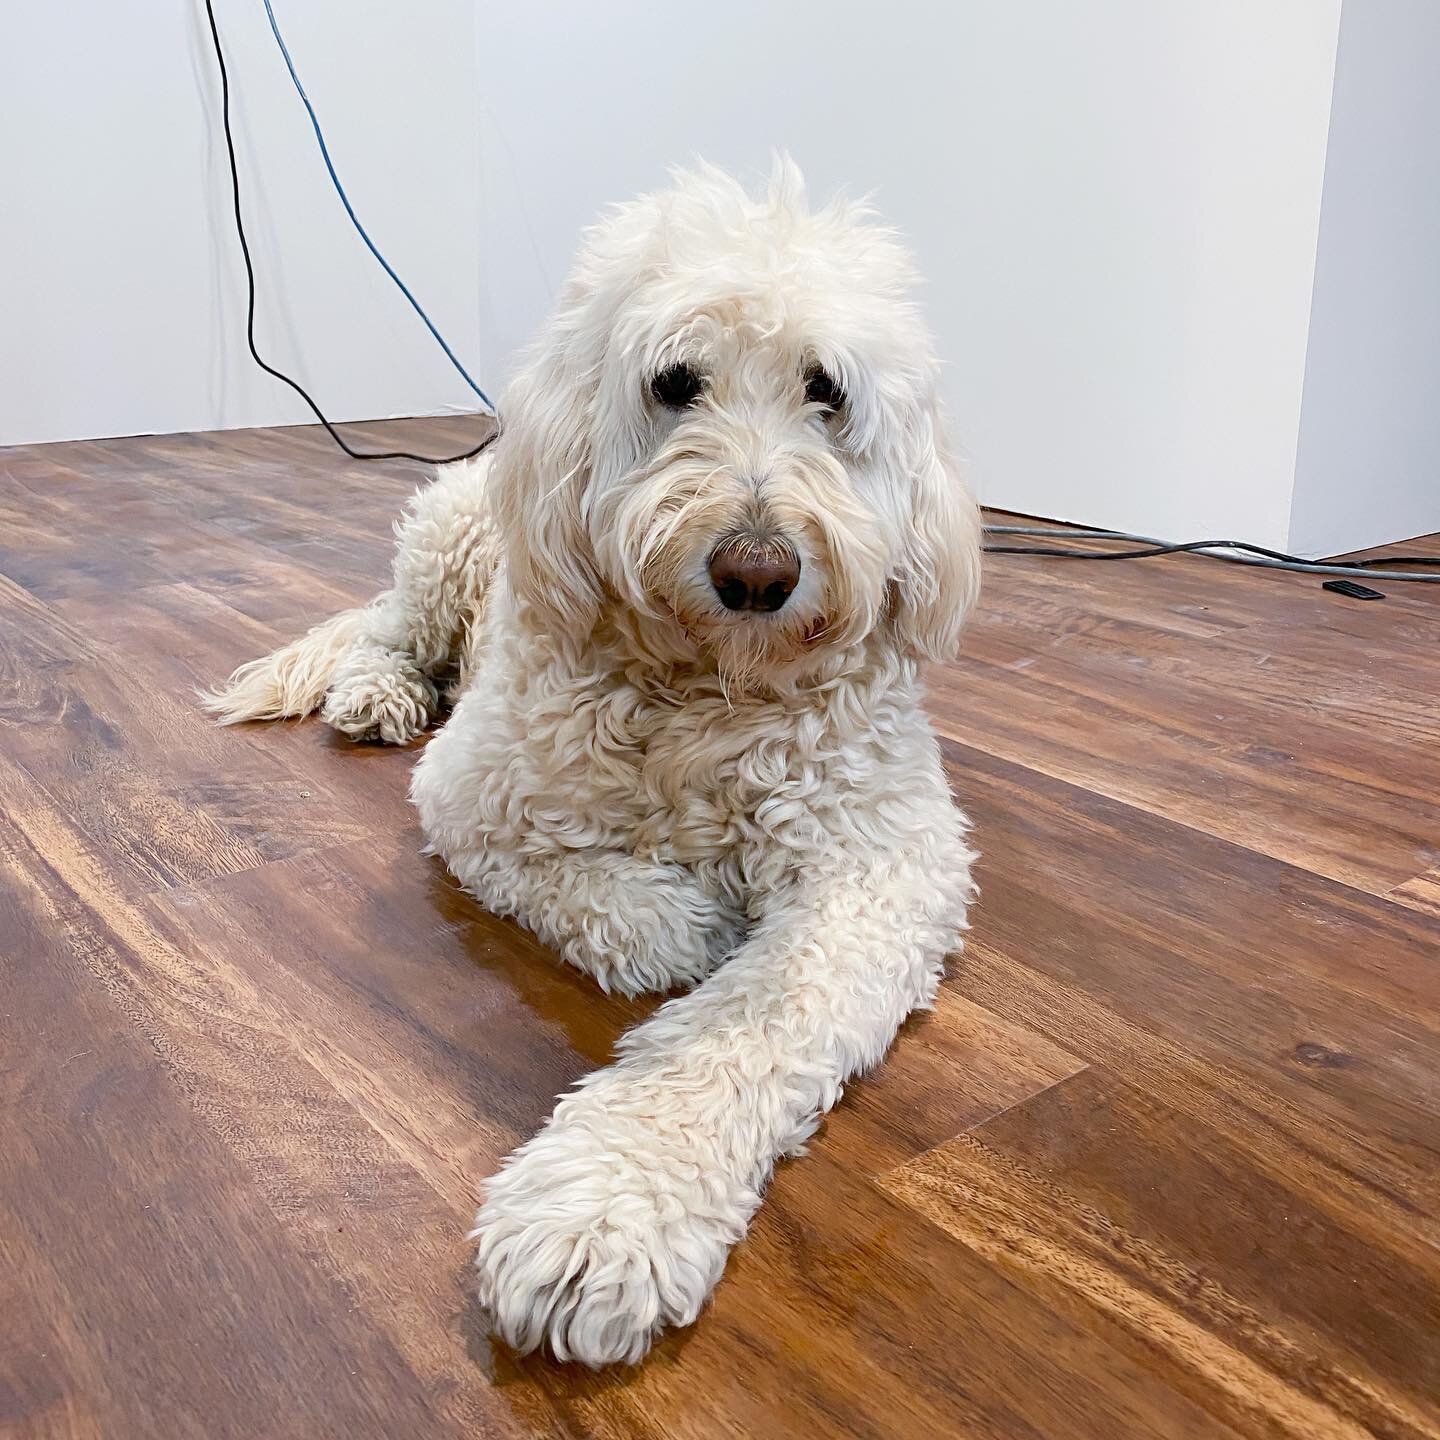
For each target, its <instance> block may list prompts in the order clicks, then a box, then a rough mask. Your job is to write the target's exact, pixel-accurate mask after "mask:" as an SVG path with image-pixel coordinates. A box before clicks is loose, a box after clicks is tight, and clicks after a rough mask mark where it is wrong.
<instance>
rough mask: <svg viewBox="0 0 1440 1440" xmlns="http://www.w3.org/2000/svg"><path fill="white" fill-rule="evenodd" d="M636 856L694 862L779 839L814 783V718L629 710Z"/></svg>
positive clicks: (819, 785)
mask: <svg viewBox="0 0 1440 1440" xmlns="http://www.w3.org/2000/svg"><path fill="white" fill-rule="evenodd" d="M634 721H635V724H634V726H633V734H634V739H635V742H636V743H635V746H634V749H633V751H632V757H631V758H632V764H633V771H632V779H633V789H632V790H631V795H630V806H629V808H630V815H631V822H632V825H633V830H632V834H631V836H630V841H631V846H632V848H633V850H634V851H635V853H637V854H645V855H653V856H655V857H657V858H666V859H672V860H677V861H680V862H681V863H684V864H696V863H700V862H705V861H715V860H723V859H726V858H734V859H737V860H738V859H740V858H741V857H742V855H743V852H744V850H745V849H746V848H747V847H748V846H751V845H753V844H755V843H756V842H759V841H762V840H767V839H768V840H770V841H772V842H773V841H774V840H776V839H780V840H782V841H783V840H784V838H785V836H786V834H787V833H788V830H789V829H792V828H793V826H794V824H795V822H796V821H797V820H801V819H803V818H805V817H808V816H810V814H811V810H812V806H813V802H814V799H815V797H816V796H817V795H818V794H819V793H820V792H821V791H822V789H823V779H822V773H821V772H822V770H823V769H824V768H825V766H824V759H825V754H824V750H825V747H824V745H823V743H822V736H823V732H824V728H825V727H824V722H823V717H822V716H820V715H819V714H816V713H812V712H808V711H800V712H795V711H789V710H786V709H785V708H784V707H782V706H780V705H778V704H777V705H766V704H750V705H744V706H738V707H732V706H730V705H727V704H726V703H725V701H724V700H723V699H722V698H719V697H713V698H706V699H703V700H700V701H698V702H696V701H691V702H689V703H686V704H683V705H675V704H665V703H658V702H648V703H645V704H643V705H641V706H639V707H638V708H637V711H636V712H635V715H634Z"/></svg>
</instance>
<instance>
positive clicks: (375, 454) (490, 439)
mask: <svg viewBox="0 0 1440 1440" xmlns="http://www.w3.org/2000/svg"><path fill="white" fill-rule="evenodd" d="M205 16H206V18H207V19H208V20H209V22H210V39H211V40H212V41H213V43H214V46H215V63H216V64H217V65H218V66H219V67H220V116H221V120H222V122H223V125H224V130H225V153H226V155H227V157H228V158H229V161H230V190H231V194H232V196H233V198H234V202H235V234H236V236H237V237H238V238H239V241H240V253H241V255H242V256H243V257H244V259H245V284H246V292H247V298H246V311H245V341H246V343H247V344H248V345H249V347H250V355H251V358H252V359H253V360H254V361H255V363H256V364H257V365H258V366H259V367H260V368H261V369H262V370H263V371H265V373H266V374H267V375H273V376H274V377H275V379H277V380H279V381H281V382H282V383H283V384H286V385H288V386H289V387H290V388H291V389H292V390H293V391H294V392H295V393H296V394H297V395H298V396H299V397H300V398H301V399H302V400H303V401H304V402H305V403H306V404H307V405H308V406H309V407H310V409H311V410H312V411H313V412H314V414H315V418H316V419H317V420H318V421H319V422H320V423H321V424H322V425H323V426H324V427H325V429H326V430H327V431H328V432H329V434H330V438H331V439H332V440H333V441H334V442H335V443H336V444H337V445H338V446H339V447H340V448H341V449H342V450H343V451H344V452H345V453H346V454H347V455H348V456H349V457H350V458H351V459H352V460H416V461H418V462H419V463H420V464H422V465H450V464H453V463H454V462H455V461H457V460H468V459H470V458H471V456H473V455H478V454H480V452H481V451H482V450H487V449H489V447H490V446H491V445H493V444H494V443H495V441H496V439H497V438H498V437H499V434H500V430H499V426H498V425H497V426H496V428H495V429H494V430H492V431H491V432H490V433H489V434H488V435H487V436H486V437H485V438H484V439H483V440H482V441H481V442H480V443H479V444H478V445H477V446H475V448H474V449H473V450H466V451H464V452H463V453H462V454H459V455H445V456H439V457H436V456H432V455H415V454H412V453H411V452H410V451H409V450H383V451H382V450H376V451H371V450H353V449H351V447H350V446H349V445H348V444H346V442H345V437H344V436H343V435H341V434H340V432H339V431H338V430H337V429H336V428H335V427H334V426H333V425H332V424H331V423H330V422H329V421H328V420H327V419H326V418H325V414H324V412H323V411H322V410H321V409H320V407H319V406H318V405H317V404H316V403H315V401H314V400H313V399H312V398H311V396H310V393H309V391H307V390H306V389H305V387H304V386H303V385H301V384H300V382H299V381H297V380H292V379H291V378H290V376H288V375H286V374H285V373H284V371H281V370H277V369H276V368H275V367H274V366H273V365H270V364H268V363H267V362H266V361H265V360H264V358H263V357H262V356H261V354H260V352H259V350H257V349H256V348H255V266H254V263H253V262H252V260H251V259H250V243H249V241H248V240H247V239H246V238H245V221H244V218H243V217H242V215H241V212H240V167H239V165H238V164H237V162H236V159H235V137H234V135H233V134H232V133H231V130H230V76H229V73H228V71H227V70H226V68H225V51H224V50H223V49H222V47H221V45H220V28H219V26H218V25H217V24H216V23H215V6H214V4H213V3H212V0H205Z"/></svg>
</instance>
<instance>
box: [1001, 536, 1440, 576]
mask: <svg viewBox="0 0 1440 1440" xmlns="http://www.w3.org/2000/svg"><path fill="white" fill-rule="evenodd" d="M986 528H987V530H988V531H989V533H990V534H994V535H1006V534H1012V535H1013V534H1014V533H1015V532H1016V530H1017V529H1019V528H1020V527H1018V526H1017V527H1010V526H987V527H986ZM1037 528H1038V527H1037ZM1026 533H1027V534H1028V533H1033V532H1031V531H1030V530H1028V529H1027V530H1026ZM1047 533H1053V534H1055V535H1056V536H1057V537H1058V538H1060V539H1067V538H1069V536H1070V535H1072V534H1073V535H1074V536H1075V537H1076V538H1077V539H1099V540H1104V539H1115V540H1120V539H1125V538H1126V537H1125V536H1124V535H1123V534H1121V533H1120V532H1119V531H1106V530H1088V529H1081V530H1077V531H1067V530H1063V529H1055V530H1054V531H1053V532H1050V531H1047ZM985 548H986V550H988V551H989V552H990V553H991V554H992V555H1053V556H1056V557H1061V558H1071V557H1073V558H1075V559H1077V560H1143V559H1146V558H1147V557H1149V556H1151V555H1179V554H1183V553H1185V552H1188V551H1191V550H1244V551H1246V552H1247V553H1249V554H1251V555H1263V556H1265V557H1266V558H1267V559H1270V560H1281V561H1284V562H1285V563H1286V564H1287V565H1323V566H1327V567H1330V568H1332V569H1355V568H1357V567H1363V568H1365V569H1370V568H1372V567H1373V566H1376V565H1440V555H1376V556H1373V557H1370V556H1367V557H1366V558H1365V559H1364V560H1306V559H1305V558H1304V557H1303V556H1301V555H1287V554H1286V553H1285V552H1284V551H1283V550H1268V549H1266V548H1265V546H1263V545H1252V544H1251V543H1250V542H1249V541H1247V540H1188V541H1185V542H1184V543H1183V544H1174V545H1168V544H1166V545H1162V544H1158V543H1157V544H1155V545H1150V546H1147V547H1146V548H1144V549H1143V550H1059V549H1053V548H1046V547H1042V546H1034V545H987V546H986V547H985Z"/></svg>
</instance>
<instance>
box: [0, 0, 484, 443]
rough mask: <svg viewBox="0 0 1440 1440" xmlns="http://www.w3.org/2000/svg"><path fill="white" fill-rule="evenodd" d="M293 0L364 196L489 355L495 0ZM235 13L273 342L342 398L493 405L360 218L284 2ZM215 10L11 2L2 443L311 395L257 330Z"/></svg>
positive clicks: (469, 338) (241, 101)
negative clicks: (486, 32)
mask: <svg viewBox="0 0 1440 1440" xmlns="http://www.w3.org/2000/svg"><path fill="white" fill-rule="evenodd" d="M274 3H275V7H276V13H277V15H278V16H279V19H280V22H281V25H282V28H283V29H284V32H285V38H286V40H287V42H288V43H289V45H290V48H291V52H292V53H293V55H294V56H295V60H296V64H297V66H298V68H299V70H300V74H301V77H302V79H304V81H305V83H306V86H307V88H308V90H309V91H310V95H311V98H312V100H314V102H315V104H316V106H317V108H318V109H319V111H320V115H321V119H322V121H324V122H325V125H326V131H327V138H328V139H329V140H330V145H331V151H332V154H333V155H334V157H335V162H336V165H337V168H338V169H339V171H340V174H341V178H342V179H343V180H344V181H345V183H346V186H347V188H348V189H349V190H350V194H351V198H352V200H353V201H354V202H355V206H356V209H357V210H358V212H359V214H360V217H361V219H362V220H364V221H365V223H366V226H367V228H368V229H369V230H370V232H371V234H372V235H373V236H374V237H375V240H376V242H377V243H378V244H379V245H380V247H381V249H382V250H384V251H385V252H386V253H387V254H388V256H389V258H390V259H391V261H392V263H394V264H395V265H396V267H397V268H398V269H399V271H400V273H401V274H402V275H403V276H404V277H405V278H406V280H407V281H408V282H409V283H410V285H411V288H412V289H414V290H415V292H416V294H417V295H418V296H419V298H420V300H421V302H422V304H424V305H426V307H427V308H428V309H429V310H430V312H431V314H432V315H433V317H434V318H435V320H436V322H437V323H438V324H439V325H440V328H441V330H442V331H444V332H446V334H447V337H448V338H449V339H450V342H451V344H452V345H454V346H456V347H457V350H458V351H459V353H460V354H461V356H462V358H464V359H467V360H468V359H469V358H471V357H472V356H473V354H474V336H475V334H476V331H477V303H478V291H477V284H478V282H477V258H476V250H475V223H476V213H477V173H476V167H477V144H476V106H477V97H476V86H475V51H474V24H475V7H474V6H473V4H472V3H471V0H409V3H407V4H405V5H392V4H386V3H383V0H347V3H346V4H345V5H343V6H341V5H338V4H336V3H334V0H274ZM216 11H217V13H218V18H219V21H220V25H221V31H222V38H223V39H224V40H225V41H226V46H227V58H228V59H229V62H230V69H231V76H232V83H233V86H234V89H235V91H236V92H237V93H236V126H237V132H238V133H237V138H238V141H239V150H240V161H241V166H242V175H241V180H242V184H243V186H244V192H243V193H244V196H245V201H246V211H245V213H246V218H247V224H248V229H249V232H250V235H251V240H252V246H253V248H254V251H255V258H256V264H257V267H258V270H259V277H260V292H261V307H260V320H259V334H260V338H261V349H262V353H265V354H267V356H268V357H269V358H271V359H272V360H273V361H274V363H277V364H278V365H279V366H280V368H282V369H287V370H290V371H291V373H293V374H295V375H296V376H297V378H299V379H300V380H301V382H302V383H304V384H307V385H308V386H309V387H310V388H311V389H312V391H313V393H314V394H315V395H316V398H317V399H319V400H320V403H321V405H322V406H323V407H327V408H328V410H329V411H330V413H331V414H332V418H335V419H345V418H354V417H363V416H370V417H373V416H381V415H396V414H417V413H429V412H432V411H436V410H443V409H446V408H452V407H463V408H465V409H474V408H478V407H477V404H476V402H474V400H473V397H472V396H471V394H470V391H469V390H468V389H467V388H466V387H465V385H464V383H463V382H462V381H461V380H460V379H459V377H458V376H456V375H455V373H454V372H453V371H452V370H451V369H450V368H449V365H448V362H447V361H446V360H445V358H444V356H443V355H442V354H441V353H440V352H439V350H438V349H437V348H435V347H434V345H433V342H432V341H431V339H430V337H429V335H428V333H427V332H426V331H425V330H424V329H423V327H422V326H421V325H420V322H419V321H418V320H417V319H416V318H415V317H414V316H413V314H412V313H411V312H410V310H409V308H408V307H407V306H406V304H405V302H404V300H403V298H402V297H401V296H400V295H399V293H398V292H397V291H395V290H394V289H393V288H392V287H391V285H390V282H389V281H388V280H387V279H386V278H385V277H384V275H383V274H382V273H381V271H380V270H379V268H378V267H377V266H376V265H375V263H374V261H373V260H372V259H371V257H370V255H369V254H368V253H367V252H366V251H365V250H364V248H363V246H362V245H361V243H360V240H359V237H358V236H356V235H355V234H354V233H353V231H352V230H351V229H350V225H349V222H348V220H346V218H345V216H344V212H343V211H342V210H341V208H340V205H339V201H338V200H337V199H336V197H335V195H334V194H333V192H332V191H331V189H330V185H329V181H328V179H327V178H326V176H325V172H324V169H323V167H322V165H321V161H320V157H319V154H318V151H317V149H316V146H315V144H314V139H313V137H312V135H311V133H310V129H309V123H308V121H307V120H306V117H305V113H304V111H303V109H302V108H301V106H300V102H299V100H298V98H297V97H296V96H295V94H294V93H293V91H292V90H291V87H290V80H289V77H288V75H287V74H286V73H285V70H284V67H283V63H282V61H281V59H280V55H279V52H278V51H277V50H276V48H275V44H274V41H273V40H272V38H271V36H270V32H269V28H268V26H267V25H266V22H265V16H264V11H263V9H262V7H261V5H260V3H259V0H216ZM204 26H205V18H204V9H203V6H202V5H201V4H200V0H144V3H140V4H135V3H132V4H114V3H111V0H71V3H67V4H63V5H60V4H55V5H45V4H30V5H17V6H12V7H9V10H8V12H7V15H6V20H5V27H4V30H5V34H4V41H3V43H0V135H3V136H4V141H3V145H0V206H3V217H0V275H3V276H4V280H3V291H0V443H4V444H13V443H18V442H23V441H38V440H52V439H70V438H74V437H78V436H94V435H116V434H131V433H135V432H145V431H167V430H188V429H211V428H215V427H220V426H236V425H262V424H274V423H286V422H292V421H298V420H306V419H309V418H310V417H309V412H308V411H307V410H306V409H305V407H304V405H303V403H302V402H301V401H300V400H299V399H298V398H296V397H294V396H292V395H291V394H290V392H289V391H287V390H285V389H284V388H283V387H282V386H280V384H279V383H278V382H276V381H274V380H271V379H270V378H269V377H267V376H266V375H264V374H262V373H261V372H260V371H258V370H257V369H256V368H255V366H254V365H253V363H252V361H251V360H250V358H249V356H248V354H247V353H246V351H245V342H244V292H243V284H242V271H241V267H240V255H239V252H238V250H237V248H236V244H235V239H234V235H233V232H232V229H231V225H230V221H229V218H228V214H229V211H228V207H229V203H230V202H229V194H228V186H229V180H228V176H227V174H226V171H225V165H224V157H223V152H222V150H221V148H220V134H219V123H220V122H219V116H220V107H219V83H218V79H217V77H216V73H215V69H214V62H213V59H212V58H211V56H210V53H209V48H208V47H209V36H208V32H207V31H206V30H205V29H204ZM472 373H473V372H472ZM477 378H479V377H477ZM483 383H484V381H483V380H481V384H482V385H483Z"/></svg>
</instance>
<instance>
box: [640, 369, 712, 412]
mask: <svg viewBox="0 0 1440 1440" xmlns="http://www.w3.org/2000/svg"><path fill="white" fill-rule="evenodd" d="M704 388H705V385H704V381H703V380H701V378H700V374H699V372H698V371H696V370H694V369H692V368H691V367H690V366H689V365H672V366H671V367H670V368H669V369H668V370H662V371H661V372H660V373H659V374H658V375H657V376H656V377H655V378H654V379H653V380H652V381H651V382H650V393H651V394H652V395H653V396H654V397H655V398H656V399H657V400H658V401H659V402H660V403H661V404H662V405H665V406H668V407H669V408H670V409H671V410H683V409H684V408H685V407H686V406H687V405H693V404H694V403H695V402H696V400H698V399H699V398H700V392H701V390H703V389H704Z"/></svg>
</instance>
